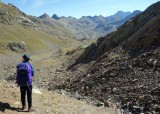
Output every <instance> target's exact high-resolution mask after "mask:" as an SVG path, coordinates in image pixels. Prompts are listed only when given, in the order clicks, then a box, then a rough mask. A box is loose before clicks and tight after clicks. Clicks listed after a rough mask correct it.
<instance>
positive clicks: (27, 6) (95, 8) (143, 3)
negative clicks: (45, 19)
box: [1, 0, 159, 18]
mask: <svg viewBox="0 0 160 114" xmlns="http://www.w3.org/2000/svg"><path fill="white" fill-rule="evenodd" d="M1 1H3V2H5V3H12V4H14V5H15V6H17V7H18V8H19V9H20V10H22V11H23V12H25V13H26V14H29V15H34V16H40V15H41V14H43V13H47V14H49V15H50V16H52V15H53V14H57V15H59V16H73V17H76V18H80V17H81V16H88V15H91V16H94V15H103V16H108V15H112V14H114V13H116V12H117V11H120V10H122V11H131V12H132V11H134V10H141V11H143V10H145V9H146V8H147V7H148V6H149V5H151V4H153V3H155V2H157V1H159V0H1Z"/></svg>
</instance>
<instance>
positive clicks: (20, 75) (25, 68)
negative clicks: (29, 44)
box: [16, 54, 34, 112]
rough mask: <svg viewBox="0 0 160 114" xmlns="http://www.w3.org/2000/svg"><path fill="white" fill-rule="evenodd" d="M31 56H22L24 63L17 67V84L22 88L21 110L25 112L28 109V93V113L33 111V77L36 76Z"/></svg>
mask: <svg viewBox="0 0 160 114" xmlns="http://www.w3.org/2000/svg"><path fill="white" fill-rule="evenodd" d="M30 60H31V59H30V56H29V55H28V54H26V55H23V56H22V62H21V63H20V64H18V65H17V76H16V83H17V84H18V86H20V92H21V102H22V108H21V110H22V111H23V110H25V109H26V108H27V107H26V93H27V100H28V112H30V111H33V108H32V77H33V76H34V68H33V66H32V65H31V64H30V63H29V61H30Z"/></svg>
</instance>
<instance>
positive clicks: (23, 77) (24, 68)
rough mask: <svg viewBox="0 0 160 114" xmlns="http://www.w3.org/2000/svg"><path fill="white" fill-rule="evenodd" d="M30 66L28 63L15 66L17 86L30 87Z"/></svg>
mask: <svg viewBox="0 0 160 114" xmlns="http://www.w3.org/2000/svg"><path fill="white" fill-rule="evenodd" d="M32 76H33V72H32V65H31V64H30V63H28V62H22V63H20V64H18V65H17V76H16V83H17V84H18V86H29V85H32Z"/></svg>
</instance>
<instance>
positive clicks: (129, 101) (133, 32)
mask: <svg viewBox="0 0 160 114" xmlns="http://www.w3.org/2000/svg"><path fill="white" fill-rule="evenodd" d="M159 22H160V2H157V3H155V4H153V5H151V6H150V7H148V8H147V9H146V10H145V11H144V12H142V13H141V14H139V15H138V16H136V17H134V18H133V19H131V20H129V21H127V22H126V23H125V24H123V25H122V26H121V27H120V28H119V29H118V30H117V31H115V32H113V33H111V34H109V35H107V36H106V37H102V38H99V39H98V40H97V42H96V43H93V44H92V45H91V46H89V47H88V48H86V50H85V51H84V52H83V54H82V55H81V56H80V57H79V58H78V59H77V61H76V62H75V64H73V65H72V66H70V68H69V69H70V70H71V71H72V75H73V76H72V77H70V78H71V79H70V81H68V80H66V82H64V83H62V84H60V85H59V86H57V88H59V89H60V88H66V90H68V91H74V92H75V91H78V92H79V93H80V94H81V95H83V96H90V97H92V98H93V99H99V100H100V101H102V102H103V103H106V102H108V101H112V102H115V103H117V106H118V107H119V108H120V109H121V111H122V112H126V113H128V112H130V113H131V112H132V113H133V114H140V113H145V114H150V113H157V114H159V113H160V101H159V93H160V88H159V74H160V54H159V52H160V40H159V38H160V31H159V30H160V25H159ZM84 63H85V64H84ZM76 70H78V71H76ZM70 75H71V74H70Z"/></svg>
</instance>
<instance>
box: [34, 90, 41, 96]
mask: <svg viewBox="0 0 160 114" xmlns="http://www.w3.org/2000/svg"><path fill="white" fill-rule="evenodd" d="M32 92H33V93H35V94H40V95H41V94H42V92H41V91H40V90H38V89H33V90H32Z"/></svg>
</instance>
